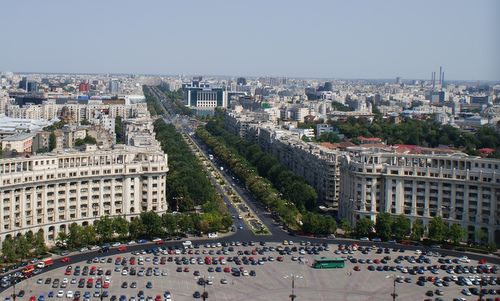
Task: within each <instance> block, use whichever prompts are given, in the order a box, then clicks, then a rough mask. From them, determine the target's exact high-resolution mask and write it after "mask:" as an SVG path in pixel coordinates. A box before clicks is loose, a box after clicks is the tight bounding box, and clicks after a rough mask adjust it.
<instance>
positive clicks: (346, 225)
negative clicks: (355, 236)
mask: <svg viewBox="0 0 500 301" xmlns="http://www.w3.org/2000/svg"><path fill="white" fill-rule="evenodd" d="M340 229H342V231H344V235H345V236H346V237H349V235H350V234H351V231H352V227H351V223H350V222H349V220H348V219H347V218H343V219H342V220H340Z"/></svg>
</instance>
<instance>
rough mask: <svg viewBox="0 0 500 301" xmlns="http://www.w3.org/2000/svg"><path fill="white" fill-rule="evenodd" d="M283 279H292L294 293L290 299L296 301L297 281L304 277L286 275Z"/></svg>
mask: <svg viewBox="0 0 500 301" xmlns="http://www.w3.org/2000/svg"><path fill="white" fill-rule="evenodd" d="M283 278H285V279H288V278H292V293H291V294H290V296H289V297H290V300H291V301H294V300H295V298H296V297H297V296H296V295H295V279H304V277H303V276H299V275H294V274H291V275H286V276H284V277H283Z"/></svg>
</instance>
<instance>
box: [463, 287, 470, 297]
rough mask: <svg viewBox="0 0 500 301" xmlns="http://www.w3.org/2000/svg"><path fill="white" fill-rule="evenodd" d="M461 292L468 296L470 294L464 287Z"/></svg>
mask: <svg viewBox="0 0 500 301" xmlns="http://www.w3.org/2000/svg"><path fill="white" fill-rule="evenodd" d="M462 294H464V295H466V296H470V295H472V293H471V292H470V291H469V290H468V289H466V288H464V289H463V290H462Z"/></svg>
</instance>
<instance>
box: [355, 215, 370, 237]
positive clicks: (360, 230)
mask: <svg viewBox="0 0 500 301" xmlns="http://www.w3.org/2000/svg"><path fill="white" fill-rule="evenodd" d="M373 227H374V224H373V221H372V220H371V219H370V218H368V217H362V218H360V219H359V220H358V221H357V222H356V227H355V230H354V231H355V232H356V235H357V236H358V237H366V236H370V235H371V234H372V232H373Z"/></svg>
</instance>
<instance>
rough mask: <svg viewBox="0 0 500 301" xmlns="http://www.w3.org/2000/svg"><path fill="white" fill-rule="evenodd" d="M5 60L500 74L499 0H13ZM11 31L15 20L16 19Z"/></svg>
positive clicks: (7, 9)
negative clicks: (103, 0) (304, 0)
mask: <svg viewBox="0 0 500 301" xmlns="http://www.w3.org/2000/svg"><path fill="white" fill-rule="evenodd" d="M2 7H3V10H2V11H3V14H2V18H0V26H1V28H3V29H4V30H3V31H2V35H3V36H2V40H3V41H4V42H5V43H3V47H0V71H13V72H16V73H23V72H26V73H75V74H78V73H80V74H81V73H89V74H150V75H169V74H171V75H207V76H217V75H219V76H248V77H258V76H279V77H290V78H318V79H323V78H327V79H366V80H377V79H391V78H395V77H401V78H402V79H430V77H431V72H433V71H435V72H437V71H438V70H439V67H440V66H442V67H443V69H444V72H445V81H446V80H448V81H455V80H456V81H477V80H479V81H499V80H500V56H499V55H498V54H499V53H500V19H499V17H498V12H499V11H500V1H495V0H479V1H465V0H455V1H452V0H443V1H431V0H424V1H417V2H415V1H396V0H387V1H366V0H365V1H364V0H354V1H333V0H332V1H320V0H317V1H314V0H313V1H307V2H303V1H284V0H277V1H272V2H271V1H263V0H258V1H248V2H247V1H245V2H243V1H228V0H220V1H211V2H206V1H195V0H187V1H169V2H166V1H153V0H151V1H143V2H136V1H117V0H111V1H105V2H101V1H96V0H89V1H82V2H67V1H63V0H54V1H50V2H40V1H36V0H27V1H23V2H22V3H21V2H18V1H8V2H7V3H3V4H2ZM7 28H8V29H9V30H6V29H7Z"/></svg>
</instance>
